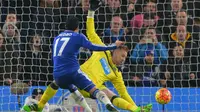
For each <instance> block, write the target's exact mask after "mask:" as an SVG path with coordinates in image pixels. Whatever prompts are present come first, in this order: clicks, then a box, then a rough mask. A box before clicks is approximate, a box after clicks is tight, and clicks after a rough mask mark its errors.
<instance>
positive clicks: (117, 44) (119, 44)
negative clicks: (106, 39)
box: [115, 40, 125, 47]
mask: <svg viewBox="0 0 200 112" xmlns="http://www.w3.org/2000/svg"><path fill="white" fill-rule="evenodd" d="M115 44H116V46H117V47H119V46H122V45H124V44H125V42H123V41H119V40H117V41H116V42H115Z"/></svg>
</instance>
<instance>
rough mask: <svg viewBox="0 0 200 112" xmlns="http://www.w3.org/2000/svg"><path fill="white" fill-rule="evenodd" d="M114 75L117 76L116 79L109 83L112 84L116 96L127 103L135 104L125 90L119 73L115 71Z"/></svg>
mask: <svg viewBox="0 0 200 112" xmlns="http://www.w3.org/2000/svg"><path fill="white" fill-rule="evenodd" d="M115 73H116V74H117V76H118V77H117V78H115V79H114V80H111V82H112V83H113V85H114V87H115V89H116V90H117V92H118V94H119V95H120V97H121V98H123V99H125V100H126V101H128V102H129V103H131V104H135V103H134V102H133V100H132V98H131V96H130V95H129V93H128V91H127V89H126V86H125V84H124V81H123V78H122V74H121V72H118V71H116V72H115Z"/></svg>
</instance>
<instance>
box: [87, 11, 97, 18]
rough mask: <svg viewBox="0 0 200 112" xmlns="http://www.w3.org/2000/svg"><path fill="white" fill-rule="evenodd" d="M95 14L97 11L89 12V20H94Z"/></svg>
mask: <svg viewBox="0 0 200 112" xmlns="http://www.w3.org/2000/svg"><path fill="white" fill-rule="evenodd" d="M94 14H95V11H91V10H89V11H88V15H87V18H94Z"/></svg>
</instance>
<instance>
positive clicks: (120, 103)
mask: <svg viewBox="0 0 200 112" xmlns="http://www.w3.org/2000/svg"><path fill="white" fill-rule="evenodd" d="M99 89H100V90H102V91H103V92H104V93H105V94H106V95H107V96H108V98H109V99H110V101H111V102H112V103H113V105H115V106H116V107H118V108H120V109H124V110H129V111H131V112H134V111H135V110H136V109H137V108H138V107H137V105H133V104H131V103H129V102H128V101H126V100H125V99H123V98H121V97H119V96H117V95H116V94H115V93H113V92H112V91H111V90H109V89H108V88H106V87H105V86H101V87H100V88H99Z"/></svg>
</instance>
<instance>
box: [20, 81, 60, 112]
mask: <svg viewBox="0 0 200 112" xmlns="http://www.w3.org/2000/svg"><path fill="white" fill-rule="evenodd" d="M58 88H59V87H58V85H57V84H56V83H55V81H53V82H52V83H51V84H49V85H48V87H47V89H46V90H45V92H44V94H43V95H42V97H41V99H40V101H39V102H38V104H32V105H25V106H23V107H22V108H23V110H25V111H27V112H30V111H42V110H43V108H44V106H45V104H46V103H47V102H48V101H49V100H50V99H51V98H52V97H53V96H54V95H55V94H56V92H57V90H58Z"/></svg>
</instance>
